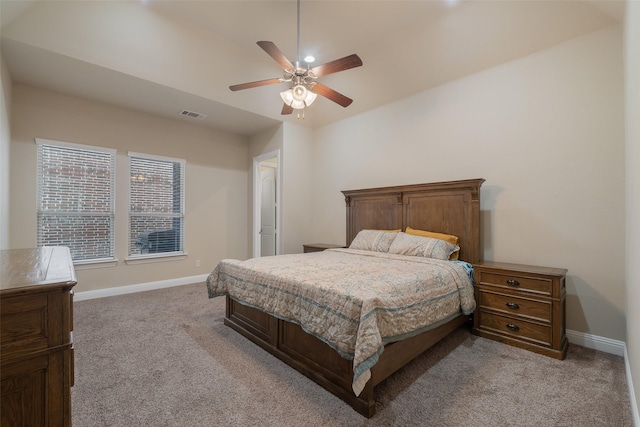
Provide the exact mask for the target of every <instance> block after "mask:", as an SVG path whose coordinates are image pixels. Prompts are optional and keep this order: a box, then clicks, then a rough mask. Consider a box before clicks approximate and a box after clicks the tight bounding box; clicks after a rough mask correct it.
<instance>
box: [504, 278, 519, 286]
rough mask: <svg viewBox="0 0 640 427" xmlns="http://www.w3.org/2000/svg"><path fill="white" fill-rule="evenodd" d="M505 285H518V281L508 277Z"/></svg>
mask: <svg viewBox="0 0 640 427" xmlns="http://www.w3.org/2000/svg"><path fill="white" fill-rule="evenodd" d="M507 285H509V286H520V282H518V281H517V280H515V279H509V280H507Z"/></svg>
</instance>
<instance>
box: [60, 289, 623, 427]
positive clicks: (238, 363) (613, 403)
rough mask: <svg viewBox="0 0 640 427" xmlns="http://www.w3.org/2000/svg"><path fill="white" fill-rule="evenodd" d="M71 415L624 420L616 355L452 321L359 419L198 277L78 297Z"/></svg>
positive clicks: (356, 422)
mask: <svg viewBox="0 0 640 427" xmlns="http://www.w3.org/2000/svg"><path fill="white" fill-rule="evenodd" d="M74 316H75V321H74V326H75V328H74V339H75V386H74V387H73V389H72V404H73V425H74V426H75V427H84V426H86V427H97V426H154V427H159V426H274V427H275V426H277V427H281V426H305V427H312V426H491V427H495V426H538V427H539V426H581V427H586V426H607V427H610V426H616V427H618V426H619V427H625V426H632V425H633V423H632V418H631V409H630V405H629V396H628V391H627V384H626V380H625V373H624V361H623V359H622V358H621V357H617V356H612V355H609V354H605V353H600V352H596V351H593V350H588V349H585V348H582V347H578V346H574V345H571V346H570V347H569V354H568V357H567V359H566V360H564V361H558V360H554V359H551V358H548V357H545V356H540V355H537V354H534V353H531V352H528V351H525V350H520V349H517V348H514V347H510V346H507V345H504V344H500V343H497V342H494V341H491V340H487V339H484V338H479V337H476V336H473V335H471V334H470V333H469V331H468V330H466V329H460V330H458V331H457V332H456V333H454V334H453V335H451V336H449V337H447V338H446V339H445V340H443V341H442V342H441V343H439V344H438V345H436V346H435V347H434V348H432V349H431V350H429V351H427V352H426V353H425V354H423V355H421V356H420V357H418V358H417V359H416V360H415V361H414V362H412V363H411V364H409V365H408V366H407V367H405V368H404V369H402V370H401V371H399V372H397V373H396V374H395V375H394V376H392V377H391V378H390V379H388V380H387V381H385V382H383V383H382V384H381V385H380V386H379V388H378V389H377V392H376V400H377V414H376V415H375V416H374V417H373V418H371V419H366V418H364V417H362V416H361V415H359V414H358V413H356V412H355V411H354V410H353V409H351V407H350V406H348V405H347V404H345V403H344V402H342V401H341V400H340V399H338V398H337V397H335V396H333V395H332V394H330V393H329V392H327V391H325V390H324V389H322V388H321V387H320V386H318V385H316V384H315V383H314V382H312V381H311V380H308V379H307V378H305V377H304V376H302V375H300V374H298V373H297V372H296V371H294V370H293V369H291V368H290V367H289V366H287V365H286V364H284V363H283V362H280V361H279V360H278V359H276V358H274V357H273V356H271V355H269V354H268V353H266V352H265V351H263V350H262V349H260V348H259V347H257V346H256V345H254V344H252V343H251V342H249V341H248V340H246V339H245V338H243V337H242V336H240V335H239V334H237V333H236V332H234V331H233V330H231V329H230V328H228V327H226V326H224V325H223V323H222V319H223V317H224V298H222V297H220V298H216V299H212V300H210V299H208V298H207V293H206V289H205V285H204V284H197V285H188V286H179V287H175V288H169V289H163V290H158V291H151V292H142V293H137V294H130V295H123V296H118V297H111V298H102V299H95V300H88V301H81V302H77V303H76V304H75V306H74Z"/></svg>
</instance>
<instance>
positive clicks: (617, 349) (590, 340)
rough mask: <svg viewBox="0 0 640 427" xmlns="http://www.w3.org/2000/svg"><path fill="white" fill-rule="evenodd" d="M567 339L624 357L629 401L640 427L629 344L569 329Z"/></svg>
mask: <svg viewBox="0 0 640 427" xmlns="http://www.w3.org/2000/svg"><path fill="white" fill-rule="evenodd" d="M567 339H568V340H569V342H570V343H571V344H576V345H579V346H582V347H586V348H591V349H593V350H600V351H603V352H605V353H610V354H615V355H616V356H623V357H624V367H625V374H626V377H627V386H628V388H629V403H630V404H631V416H632V418H633V425H634V426H635V427H640V414H639V413H638V404H637V401H636V393H635V390H634V388H633V379H632V377H631V366H630V365H629V355H628V354H627V345H626V343H625V342H624V341H618V340H612V339H610V338H604V337H599V336H597V335H591V334H585V333H583V332H578V331H572V330H567Z"/></svg>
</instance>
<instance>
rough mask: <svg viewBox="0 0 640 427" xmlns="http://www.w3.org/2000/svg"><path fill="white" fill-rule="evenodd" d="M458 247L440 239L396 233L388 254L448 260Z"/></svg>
mask: <svg viewBox="0 0 640 427" xmlns="http://www.w3.org/2000/svg"><path fill="white" fill-rule="evenodd" d="M457 250H460V247H459V246H457V245H452V244H451V243H449V242H446V241H444V240H441V239H433V238H431V237H423V236H415V235H411V234H407V233H397V235H396V238H395V239H394V240H393V243H392V244H391V247H389V253H390V254H398V255H409V256H421V257H425V258H436V259H445V260H446V259H449V257H450V256H451V254H452V253H453V252H455V251H457Z"/></svg>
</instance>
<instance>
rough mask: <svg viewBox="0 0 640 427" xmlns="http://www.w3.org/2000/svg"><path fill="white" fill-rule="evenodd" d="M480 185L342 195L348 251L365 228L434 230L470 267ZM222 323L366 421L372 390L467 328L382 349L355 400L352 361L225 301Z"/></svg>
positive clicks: (475, 251)
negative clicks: (455, 242) (453, 243)
mask: <svg viewBox="0 0 640 427" xmlns="http://www.w3.org/2000/svg"><path fill="white" fill-rule="evenodd" d="M483 182H484V179H471V180H463V181H449V182H439V183H431V184H417V185H405V186H396V187H384V188H372V189H364V190H353V191H343V192H342V193H343V194H344V196H345V201H346V204H347V242H346V243H347V246H348V245H349V244H350V243H351V241H352V240H353V238H354V237H355V236H356V234H358V231H360V230H363V229H378V230H397V229H402V230H405V229H406V227H411V228H414V229H419V230H429V231H436V232H440V233H446V234H453V235H456V236H458V237H459V245H460V248H461V249H460V256H459V257H460V259H461V260H464V261H467V262H470V263H476V262H478V261H480V260H481V259H482V257H481V246H480V186H481V185H482V183H483ZM226 303H227V306H226V317H225V319H224V323H225V325H227V326H230V327H231V328H233V329H234V330H236V331H237V332H239V333H240V334H242V335H244V336H245V337H247V338H248V339H250V340H251V341H253V342H254V343H256V344H258V345H259V346H261V347H262V348H264V349H265V350H267V351H268V352H270V353H271V354H273V355H274V356H276V357H278V358H279V359H281V360H283V361H284V362H286V363H287V364H289V365H290V366H292V367H293V368H295V369H297V370H298V371H299V372H301V373H302V374H304V375H306V376H307V377H309V378H310V379H312V380H314V381H315V382H316V383H318V384H319V385H321V386H322V387H324V388H325V389H327V390H328V391H330V392H331V393H333V394H335V395H336V396H338V397H339V398H341V399H342V400H344V401H345V402H347V403H349V404H350V405H351V406H352V407H353V408H354V409H355V410H356V411H358V412H359V413H361V414H362V415H364V416H365V417H367V418H370V417H372V416H373V415H374V414H375V411H376V405H375V399H374V395H373V389H374V387H375V386H376V385H377V384H379V383H380V382H381V381H383V380H384V379H386V378H388V377H389V376H390V375H391V374H393V373H394V372H396V371H397V370H398V369H400V368H402V367H403V366H404V365H406V364H407V363H409V362H410V361H411V360H413V359H414V358H415V357H416V356H418V355H420V354H421V353H422V352H424V351H425V350H427V349H428V348H430V347H431V346H433V345H434V344H436V343H437V342H438V341H439V340H441V339H442V338H444V337H445V336H447V335H448V334H450V333H451V332H453V331H454V330H455V329H457V328H458V327H459V326H461V325H462V324H464V323H466V322H467V321H468V319H469V316H464V315H462V314H461V315H460V316H458V317H457V318H455V319H453V320H452V321H450V322H448V323H445V324H443V325H441V326H439V327H437V328H435V329H432V330H430V331H427V332H424V333H422V334H420V335H416V336H414V337H412V338H408V339H405V340H402V341H398V342H394V343H391V344H387V345H385V348H384V352H383V353H382V354H381V356H380V359H379V361H378V363H377V364H376V365H374V366H373V367H372V368H371V379H370V380H369V381H368V382H367V385H366V386H365V388H364V390H363V391H362V393H360V395H359V396H355V394H354V393H353V390H352V388H351V385H352V381H353V367H352V361H351V360H347V359H344V358H342V357H341V356H340V355H339V354H338V353H337V352H336V351H335V350H333V349H332V348H331V347H329V346H328V345H327V344H325V343H323V342H322V341H320V340H319V339H317V338H315V337H314V336H312V335H309V334H307V333H306V332H304V331H303V330H302V328H300V327H299V326H298V325H295V324H293V323H290V322H287V321H284V320H280V319H277V318H275V317H273V316H271V315H269V314H266V313H264V312H262V311H260V310H258V309H255V308H251V307H247V306H245V305H242V304H240V303H238V302H237V301H235V300H233V299H232V298H230V297H229V296H227V301H226Z"/></svg>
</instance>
